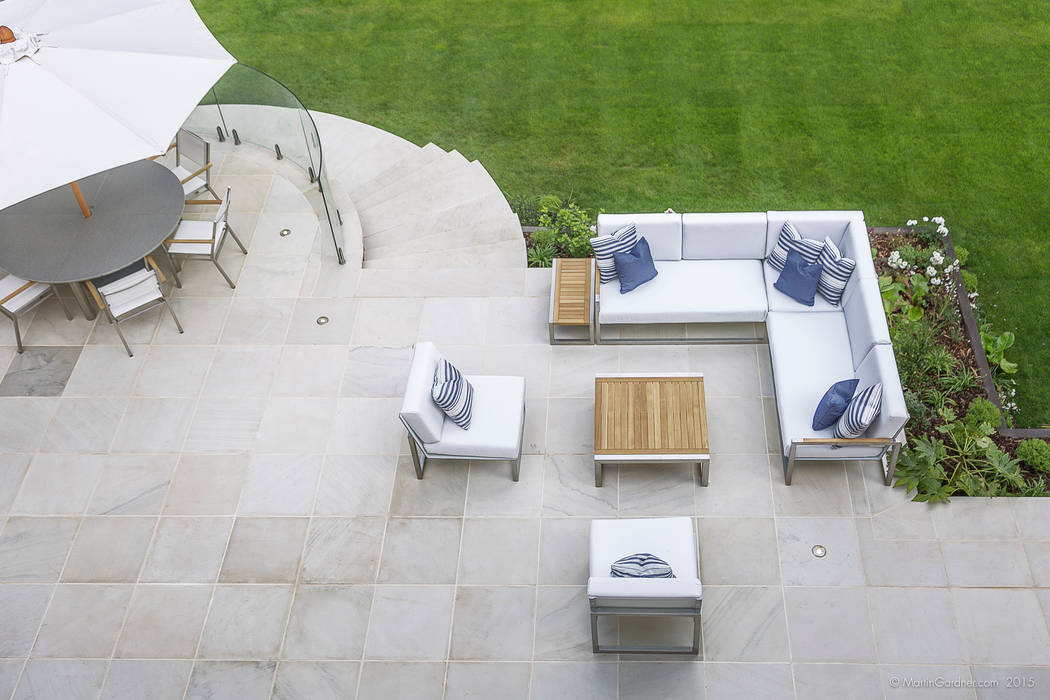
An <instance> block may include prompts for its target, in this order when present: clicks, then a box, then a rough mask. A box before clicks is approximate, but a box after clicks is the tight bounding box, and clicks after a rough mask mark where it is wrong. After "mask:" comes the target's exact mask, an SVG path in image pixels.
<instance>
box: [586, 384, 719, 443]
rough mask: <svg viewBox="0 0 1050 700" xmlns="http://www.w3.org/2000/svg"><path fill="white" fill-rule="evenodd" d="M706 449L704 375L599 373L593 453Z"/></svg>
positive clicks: (595, 385)
mask: <svg viewBox="0 0 1050 700" xmlns="http://www.w3.org/2000/svg"><path fill="white" fill-rule="evenodd" d="M708 452H709V446H708V437H707V405H706V403H705V401H704V378H703V377H596V378H595V380H594V454H595V455H603V454H606V455H613V454H615V455H631V454H636V455H647V454H652V455H675V454H690V455H691V454H707V453H708Z"/></svg>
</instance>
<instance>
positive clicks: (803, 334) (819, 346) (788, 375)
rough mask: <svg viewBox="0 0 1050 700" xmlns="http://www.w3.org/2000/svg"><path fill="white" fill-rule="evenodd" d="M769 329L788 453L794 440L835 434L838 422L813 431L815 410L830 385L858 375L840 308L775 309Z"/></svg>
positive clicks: (770, 318) (783, 434) (771, 355)
mask: <svg viewBox="0 0 1050 700" xmlns="http://www.w3.org/2000/svg"><path fill="white" fill-rule="evenodd" d="M766 333H767V334H768V335H769V354H770V358H771V359H772V362H773V382H774V385H775V389H776V397H777V414H778V415H779V416H780V438H781V441H782V442H783V446H784V454H787V451H788V449H789V448H790V446H791V441H792V440H800V439H802V438H807V437H827V438H830V437H834V427H833V426H832V427H829V428H825V429H824V430H813V413H814V412H815V411H816V410H817V404H818V403H820V399H821V397H822V396H824V392H826V391H827V390H828V387H830V386H831V385H832V384H834V383H835V382H839V381H842V380H843V379H853V377H854V370H853V359H852V356H851V354H850V344H849V336H848V335H847V332H846V319H845V318H844V317H843V315H842V313H841V312H839V311H824V312H812V313H808V314H800V313H793V312H783V311H779V312H777V311H771V312H770V313H769V316H768V317H767V318H766ZM869 451H870V450H869Z"/></svg>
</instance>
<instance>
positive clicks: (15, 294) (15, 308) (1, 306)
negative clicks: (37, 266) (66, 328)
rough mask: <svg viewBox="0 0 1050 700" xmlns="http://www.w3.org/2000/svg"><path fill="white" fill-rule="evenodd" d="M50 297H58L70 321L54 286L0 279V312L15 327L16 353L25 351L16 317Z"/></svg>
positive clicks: (66, 309)
mask: <svg viewBox="0 0 1050 700" xmlns="http://www.w3.org/2000/svg"><path fill="white" fill-rule="evenodd" d="M52 295H53V296H55V297H58V301H59V303H60V304H62V310H63V311H64V312H65V313H66V318H68V319H69V320H70V321H72V320H73V314H71V313H70V311H69V308H68V307H67V306H66V302H65V300H63V299H62V297H61V295H59V293H58V291H57V290H56V289H55V285H53V284H43V283H42V282H30V281H29V280H24V279H22V278H21V277H15V276H14V275H8V276H7V277H4V278H3V279H0V312H3V314H4V316H7V317H8V318H9V319H11V323H13V324H14V326H15V343H16V344H17V345H18V352H24V351H25V348H24V347H22V332H21V330H20V329H19V327H18V317H19V316H21V315H22V314H25V313H28V312H29V311H31V310H32V309H34V308H36V307H37V305H39V304H40V302H42V301H44V300H45V299H47V298H48V297H51V296H52Z"/></svg>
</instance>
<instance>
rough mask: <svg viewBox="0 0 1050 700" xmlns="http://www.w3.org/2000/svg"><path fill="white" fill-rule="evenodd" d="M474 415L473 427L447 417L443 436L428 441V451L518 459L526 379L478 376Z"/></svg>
mask: <svg viewBox="0 0 1050 700" xmlns="http://www.w3.org/2000/svg"><path fill="white" fill-rule="evenodd" d="M467 381H468V382H470V383H471V384H472V385H473V386H474V416H473V419H472V420H471V423H470V430H463V428H460V427H459V426H457V425H456V424H455V423H453V422H452V421H451V420H448V419H446V420H445V422H444V424H443V426H442V430H441V439H440V440H438V441H436V442H433V443H429V442H428V443H427V446H426V447H427V451H429V452H433V453H434V454H440V455H456V456H463V457H491V458H493V459H517V458H518V455H520V454H521V429H522V425H523V422H524V420H525V378H524V377H499V376H474V375H468V376H467Z"/></svg>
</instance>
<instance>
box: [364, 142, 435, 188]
mask: <svg viewBox="0 0 1050 700" xmlns="http://www.w3.org/2000/svg"><path fill="white" fill-rule="evenodd" d="M444 155H445V151H444V149H442V148H441V147H440V146H437V145H435V144H433V143H428V144H427V145H425V146H423V147H422V148H419V149H416V150H414V151H411V152H410V153H408V154H407V155H406V156H405V157H403V158H401V159H400V160H398V161H396V162H395V163H393V164H392V165H391V166H390V167H389V168H387V169H386V170H384V171H382V172H381V173H379V174H377V175H375V176H374V177H372V178H371V179H370V180H367V181H365V182H362V183H361V184H360V185H358V186H357V187H355V188H353V189H352V190H351V191H350V193H349V194H350V196H351V197H353V199H354V201H355V202H362V201H364V200H365V199H367V198H368V197H370V196H371V195H373V194H375V193H376V192H378V191H380V190H382V189H383V188H384V187H386V186H387V185H389V184H390V183H392V182H396V181H398V180H400V179H401V178H402V177H404V176H405V175H407V174H408V173H411V172H415V171H416V170H418V169H419V168H421V167H423V166H424V165H426V164H427V163H430V162H431V161H434V160H437V159H438V158H441V157H442V156H444Z"/></svg>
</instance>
